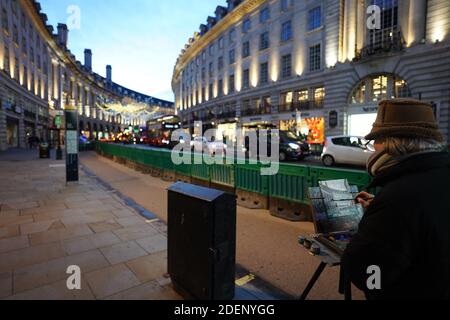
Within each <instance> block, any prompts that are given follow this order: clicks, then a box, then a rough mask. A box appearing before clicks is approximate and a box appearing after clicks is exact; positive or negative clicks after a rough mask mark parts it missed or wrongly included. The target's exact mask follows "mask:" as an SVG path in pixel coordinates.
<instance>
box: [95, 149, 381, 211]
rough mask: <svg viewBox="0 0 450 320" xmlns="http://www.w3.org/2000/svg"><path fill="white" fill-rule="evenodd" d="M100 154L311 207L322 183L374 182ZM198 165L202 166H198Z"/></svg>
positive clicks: (310, 171) (358, 174)
mask: <svg viewBox="0 0 450 320" xmlns="http://www.w3.org/2000/svg"><path fill="white" fill-rule="evenodd" d="M96 148H97V150H98V151H99V152H103V153H106V154H109V155H113V156H116V157H120V158H123V159H127V160H130V161H134V162H137V163H139V164H142V165H146V166H149V167H152V168H156V169H161V170H170V171H173V172H175V173H176V174H180V175H183V176H186V177H190V178H195V179H198V180H202V181H204V182H207V183H214V184H219V185H224V186H227V187H231V188H235V189H238V190H242V191H248V192H253V193H257V194H260V195H263V196H269V195H270V196H271V197H274V198H279V199H284V200H289V201H293V202H298V203H309V201H308V197H307V190H308V187H314V186H317V185H318V183H319V181H324V180H334V179H347V180H348V181H349V183H350V184H352V185H357V186H358V187H359V188H360V189H363V188H365V187H366V186H368V185H369V184H370V182H371V181H372V179H371V177H370V176H369V175H368V173H366V172H364V171H358V170H344V169H333V168H324V167H315V166H306V165H303V166H302V165H292V164H280V168H279V172H278V174H277V175H275V176H263V175H261V165H256V164H234V165H226V164H211V165H208V164H206V163H205V162H204V161H203V155H201V154H194V155H192V164H181V165H175V164H174V163H173V162H172V159H171V151H169V150H156V149H141V148H133V147H129V146H123V145H115V144H107V143H98V144H97V146H96ZM196 161H197V163H198V164H196Z"/></svg>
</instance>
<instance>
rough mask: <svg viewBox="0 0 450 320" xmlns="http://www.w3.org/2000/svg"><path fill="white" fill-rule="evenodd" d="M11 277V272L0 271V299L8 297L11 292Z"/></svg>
mask: <svg viewBox="0 0 450 320" xmlns="http://www.w3.org/2000/svg"><path fill="white" fill-rule="evenodd" d="M12 285H13V279H12V273H11V272H5V273H0V299H3V298H6V297H9V296H11V295H12V293H13V288H12Z"/></svg>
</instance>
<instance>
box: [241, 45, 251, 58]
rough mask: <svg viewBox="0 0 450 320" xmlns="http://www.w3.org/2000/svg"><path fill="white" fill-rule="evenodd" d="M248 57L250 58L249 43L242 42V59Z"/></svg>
mask: <svg viewBox="0 0 450 320" xmlns="http://www.w3.org/2000/svg"><path fill="white" fill-rule="evenodd" d="M248 56H250V42H249V41H247V42H244V43H243V44H242V57H243V58H246V57H248Z"/></svg>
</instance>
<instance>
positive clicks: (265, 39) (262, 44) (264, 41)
mask: <svg viewBox="0 0 450 320" xmlns="http://www.w3.org/2000/svg"><path fill="white" fill-rule="evenodd" d="M269 46H270V40H269V32H264V33H262V34H261V36H260V39H259V50H265V49H267V48H269Z"/></svg>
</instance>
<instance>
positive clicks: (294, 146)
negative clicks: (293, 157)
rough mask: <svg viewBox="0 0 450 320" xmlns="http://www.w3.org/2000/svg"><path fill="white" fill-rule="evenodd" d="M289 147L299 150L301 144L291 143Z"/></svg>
mask: <svg viewBox="0 0 450 320" xmlns="http://www.w3.org/2000/svg"><path fill="white" fill-rule="evenodd" d="M289 147H290V148H291V149H293V150H299V149H300V146H299V145H298V144H296V143H289Z"/></svg>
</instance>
